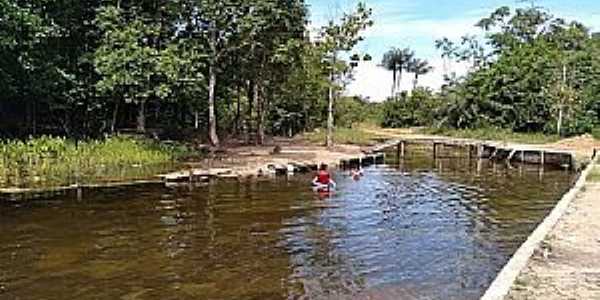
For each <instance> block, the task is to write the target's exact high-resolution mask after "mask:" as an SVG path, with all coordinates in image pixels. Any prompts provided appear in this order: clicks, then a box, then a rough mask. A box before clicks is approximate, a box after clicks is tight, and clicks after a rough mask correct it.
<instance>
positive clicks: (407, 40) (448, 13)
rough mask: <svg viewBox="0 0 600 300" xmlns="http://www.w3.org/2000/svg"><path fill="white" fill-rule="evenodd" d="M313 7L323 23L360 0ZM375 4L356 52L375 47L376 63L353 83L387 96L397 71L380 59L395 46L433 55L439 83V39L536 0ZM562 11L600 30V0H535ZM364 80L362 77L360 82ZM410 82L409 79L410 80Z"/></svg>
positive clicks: (354, 90) (318, 2)
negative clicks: (382, 66) (370, 23)
mask: <svg viewBox="0 0 600 300" xmlns="http://www.w3.org/2000/svg"><path fill="white" fill-rule="evenodd" d="M306 1H307V3H308V4H309V7H310V13H311V20H312V26H313V27H315V28H318V27H320V26H322V25H323V24H324V23H326V22H327V20H329V19H332V18H333V19H335V18H337V17H339V16H340V15H341V14H342V13H343V12H344V11H351V10H352V8H353V7H355V6H356V3H357V2H358V0H306ZM363 2H366V4H367V6H369V7H371V8H372V9H373V20H374V22H375V25H374V26H373V27H372V28H370V29H369V30H368V31H367V32H366V33H365V37H366V40H365V41H364V42H362V43H361V44H359V45H358V46H357V47H356V48H355V51H354V52H358V53H369V54H371V55H372V56H373V57H374V62H373V63H372V64H370V65H369V64H366V65H362V66H359V68H358V69H357V72H356V73H357V74H356V77H357V79H358V80H357V82H355V83H354V84H352V85H351V86H350V87H349V93H350V94H361V95H363V96H367V97H370V98H371V99H373V100H381V99H380V98H382V97H385V96H387V95H386V94H385V93H384V92H383V91H387V90H388V89H383V88H381V85H382V84H384V81H387V78H388V77H389V78H390V79H389V81H390V82H389V83H387V84H389V85H391V76H389V75H388V74H387V72H385V71H384V70H380V69H378V68H377V67H376V66H375V64H376V63H378V62H379V61H380V60H381V56H382V55H383V53H384V52H385V51H386V50H387V49H389V48H390V47H399V48H404V47H410V48H412V49H413V50H415V52H416V53H417V56H418V57H421V58H424V59H427V60H429V61H430V62H431V64H432V65H434V67H435V71H434V73H433V74H431V75H429V76H427V77H426V78H423V83H422V85H426V86H430V87H432V88H437V87H439V85H440V84H441V83H442V80H441V78H442V75H443V71H442V70H441V69H442V66H441V64H442V62H441V59H440V58H439V53H438V52H437V50H436V49H435V47H434V41H435V40H436V39H438V38H441V37H448V38H450V39H453V40H458V39H459V38H460V37H461V36H463V35H465V34H480V32H479V31H478V30H477V29H476V28H475V27H474V26H473V25H474V24H475V23H476V22H477V21H478V20H480V19H481V18H483V17H485V16H487V15H489V14H490V13H491V12H492V11H493V10H494V9H495V8H497V7H500V6H503V5H506V6H510V7H518V6H528V5H531V1H526V2H522V1H519V0H509V1H502V0H481V1H477V0H454V1H448V0H437V1H434V0H426V1H419V0H412V1H406V0H364V1H363ZM535 5H536V6H541V7H543V8H544V9H546V10H548V11H549V12H550V13H552V14H553V15H555V16H557V17H562V18H565V19H567V20H572V19H577V20H579V21H581V22H583V23H584V24H585V25H587V26H588V27H591V29H592V30H594V31H600V0H569V1H564V0H563V1H559V0H540V1H535ZM452 71H455V72H457V73H461V72H466V66H453V70H452ZM358 81H360V82H358ZM405 81H406V84H403V85H404V86H405V87H407V86H408V85H409V80H408V79H407V80H405Z"/></svg>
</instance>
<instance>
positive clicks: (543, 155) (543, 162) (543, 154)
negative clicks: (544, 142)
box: [540, 151, 546, 166]
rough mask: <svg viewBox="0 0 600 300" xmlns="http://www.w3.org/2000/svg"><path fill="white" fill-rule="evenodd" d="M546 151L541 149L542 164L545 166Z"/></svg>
mask: <svg viewBox="0 0 600 300" xmlns="http://www.w3.org/2000/svg"><path fill="white" fill-rule="evenodd" d="M545 155H546V153H545V152H544V151H540V164H541V165H542V166H544V165H545V164H546V157H545Z"/></svg>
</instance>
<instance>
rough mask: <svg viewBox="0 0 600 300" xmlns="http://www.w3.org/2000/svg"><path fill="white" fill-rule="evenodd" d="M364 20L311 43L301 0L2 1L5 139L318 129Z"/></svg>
mask: <svg viewBox="0 0 600 300" xmlns="http://www.w3.org/2000/svg"><path fill="white" fill-rule="evenodd" d="M370 15H371V11H370V10H369V9H368V8H366V7H365V6H364V5H363V4H359V5H358V7H357V9H356V11H354V12H351V13H348V14H344V15H343V16H342V17H341V18H340V20H339V21H337V22H336V21H334V20H332V22H330V23H329V24H327V25H326V26H324V27H323V28H322V29H321V31H320V34H319V36H318V39H317V40H315V39H312V40H311V38H309V34H308V28H307V24H308V16H307V7H306V4H305V3H304V1H303V0H256V1H240V0H182V1H166V0H143V1H130V0H114V1H99V0H85V1H42V0H26V1H16V0H0V19H1V21H2V22H1V23H0V41H1V43H0V90H1V91H2V93H0V119H1V120H2V122H1V123H0V137H17V138H20V137H25V136H28V135H41V134H53V135H62V136H68V137H74V138H77V139H81V138H89V137H99V136H102V135H103V134H105V133H112V132H115V131H118V130H119V129H123V128H128V129H135V130H136V131H138V132H147V131H148V130H147V129H152V132H156V133H158V134H164V135H166V136H169V137H174V136H176V135H180V134H182V133H186V132H188V133H191V134H194V135H196V136H200V137H206V140H207V141H209V142H210V143H212V144H213V145H218V144H219V142H220V136H221V137H228V136H231V135H235V136H246V137H252V140H255V141H256V142H258V143H262V142H263V141H264V138H265V134H269V133H271V134H281V133H285V134H289V133H297V132H301V131H304V130H308V129H312V128H315V127H320V126H323V125H325V122H326V121H327V118H328V114H327V113H328V110H331V109H329V107H328V102H329V103H333V100H334V99H335V98H337V95H338V94H339V90H340V86H341V85H342V81H343V78H344V76H345V75H344V74H347V73H348V72H349V68H350V66H349V64H348V63H346V62H345V61H343V60H341V59H339V58H338V57H337V52H338V51H349V50H350V49H352V47H353V46H354V45H355V44H356V43H357V42H359V41H360V40H361V38H360V32H361V31H362V30H363V29H365V28H366V27H367V26H369V25H370V24H371V21H370V20H369V18H370ZM329 106H330V107H331V106H332V105H329ZM330 115H331V114H330ZM330 122H331V120H330Z"/></svg>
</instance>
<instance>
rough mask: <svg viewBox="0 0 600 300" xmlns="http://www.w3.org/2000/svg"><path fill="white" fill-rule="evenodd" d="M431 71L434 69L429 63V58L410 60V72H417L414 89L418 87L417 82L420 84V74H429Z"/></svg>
mask: <svg viewBox="0 0 600 300" xmlns="http://www.w3.org/2000/svg"><path fill="white" fill-rule="evenodd" d="M431 71H433V67H432V66H430V65H429V62H428V61H427V60H424V59H419V58H416V59H413V60H412V61H411V62H410V64H409V72H412V73H413V74H415V78H414V79H413V91H414V90H415V89H416V88H417V84H419V76H421V75H425V74H428V73H429V72H431Z"/></svg>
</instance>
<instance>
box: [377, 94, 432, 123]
mask: <svg viewBox="0 0 600 300" xmlns="http://www.w3.org/2000/svg"><path fill="white" fill-rule="evenodd" d="M437 102H438V101H437V98H436V97H435V96H434V95H433V93H432V92H431V91H430V90H427V89H421V88H419V89H416V90H415V91H413V93H412V94H411V95H407V94H402V95H401V96H400V97H399V98H391V99H388V100H387V101H385V102H384V103H383V112H382V114H383V116H382V122H381V126H383V127H388V128H403V127H414V126H431V125H433V122H434V120H435V108H436V106H437V105H438V103H437Z"/></svg>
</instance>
